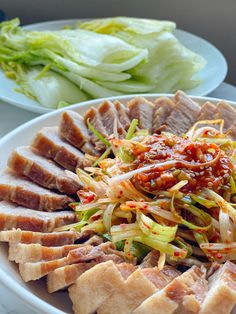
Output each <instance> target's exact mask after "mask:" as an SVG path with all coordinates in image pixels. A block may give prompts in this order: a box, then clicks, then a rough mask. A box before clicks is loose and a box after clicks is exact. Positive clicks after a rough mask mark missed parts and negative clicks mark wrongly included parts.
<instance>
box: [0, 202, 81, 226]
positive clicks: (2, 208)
mask: <svg viewBox="0 0 236 314" xmlns="http://www.w3.org/2000/svg"><path fill="white" fill-rule="evenodd" d="M73 222H75V214H74V213H73V212H71V211H61V212H53V213H47V212H42V211H35V210H33V209H29V208H24V207H20V206H15V205H14V204H12V203H9V202H5V201H2V202H0V230H10V229H13V228H16V229H17V228H19V229H21V230H27V231H36V232H52V231H53V230H54V229H55V228H58V227H61V226H64V225H68V224H71V223H73Z"/></svg>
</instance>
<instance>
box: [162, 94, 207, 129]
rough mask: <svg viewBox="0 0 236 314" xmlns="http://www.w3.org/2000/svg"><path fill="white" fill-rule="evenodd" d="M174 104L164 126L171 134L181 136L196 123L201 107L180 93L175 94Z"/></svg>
mask: <svg viewBox="0 0 236 314" xmlns="http://www.w3.org/2000/svg"><path fill="white" fill-rule="evenodd" d="M175 103H176V106H175V109H174V110H172V112H171V114H170V115H169V116H168V118H167V119H166V125H167V127H168V129H169V130H170V131H171V132H173V133H175V134H177V135H182V134H183V133H185V132H187V131H188V130H189V129H190V127H191V126H192V125H193V124H194V123H195V122H196V121H197V119H198V116H199V113H200V109H201V107H200V106H199V105H198V104H197V103H196V102H194V101H193V100H192V99H191V98H189V97H188V96H187V95H186V94H185V93H184V92H182V91H178V92H177V93H176V95H175Z"/></svg>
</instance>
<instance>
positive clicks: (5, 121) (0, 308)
mask: <svg viewBox="0 0 236 314" xmlns="http://www.w3.org/2000/svg"><path fill="white" fill-rule="evenodd" d="M209 96H210V97H215V98H222V99H228V100H232V101H236V87H234V86H232V85H229V84H227V83H222V84H221V85H220V86H219V87H218V88H217V89H216V90H215V91H214V92H212V93H211V94H210V95H209ZM37 116H38V114H35V113H32V112H28V111H25V110H22V109H19V108H16V107H14V106H12V105H9V104H5V103H1V102H0V138H1V137H2V136H3V135H5V134H7V133H9V132H10V131H11V130H14V129H15V128H16V127H17V126H19V125H21V124H22V123H25V122H27V121H29V120H31V119H33V118H35V117H37ZM0 267H1V266H0ZM0 314H34V313H33V312H32V310H30V309H27V307H26V306H25V305H24V304H23V303H22V302H21V301H20V300H17V299H16V297H14V295H12V293H11V292H10V291H8V290H7V289H6V288H4V287H2V286H0ZM50 314H53V313H50Z"/></svg>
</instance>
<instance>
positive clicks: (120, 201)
mask: <svg viewBox="0 0 236 314" xmlns="http://www.w3.org/2000/svg"><path fill="white" fill-rule="evenodd" d="M217 123H218V124H219V125H221V123H222V121H221V120H219V121H218V122H217ZM198 126H199V125H198V124H197V125H196V126H195V127H194V129H193V130H192V132H191V136H190V137H186V136H183V137H178V136H176V135H173V134H170V133H165V132H162V133H161V134H160V135H158V134H154V135H146V136H145V137H144V136H142V135H139V131H137V132H136V128H137V123H136V120H133V121H132V122H131V125H130V128H129V130H128V132H127V136H126V138H125V139H123V140H120V139H119V140H118V139H115V138H114V137H113V138H112V137H110V138H109V139H108V141H109V143H106V144H107V146H108V148H109V149H110V156H109V157H110V158H107V156H104V159H101V158H100V159H99V161H98V162H97V165H96V166H97V167H89V168H86V169H85V170H87V173H86V172H85V171H82V170H79V171H78V172H77V174H78V177H79V180H80V181H81V184H82V186H83V189H82V190H80V191H78V196H79V197H80V201H81V203H79V204H72V206H71V207H72V208H73V209H74V210H75V212H76V213H77V214H78V222H77V223H75V224H73V225H68V226H65V227H63V230H68V229H76V230H82V231H83V230H93V231H95V232H99V233H102V234H103V235H104V237H106V239H107V240H108V241H112V242H113V243H114V244H115V245H116V246H117V247H119V250H122V251H124V254H125V256H126V258H127V259H129V260H130V259H135V258H137V259H138V260H139V259H140V258H141V256H142V257H143V254H144V252H148V250H151V249H155V250H157V251H159V252H160V256H161V257H162V258H161V259H160V260H161V261H162V262H163V263H164V262H165V259H167V260H168V261H172V262H173V261H174V262H175V263H183V264H186V263H188V262H189V260H188V258H189V257H190V256H191V263H195V264H196V265H197V264H199V261H201V262H206V263H207V262H209V261H214V260H216V261H218V262H221V261H222V262H223V261H226V260H236V244H235V243H236V233H235V228H234V223H235V219H236V218H235V217H236V209H235V208H234V206H235V204H233V203H230V199H231V197H232V196H233V195H234V194H235V186H234V183H233V180H234V178H235V166H234V159H233V158H232V156H233V154H234V150H235V143H234V142H233V141H232V140H231V139H230V138H229V137H228V135H226V134H224V133H223V129H222V130H221V131H220V132H216V133H212V132H201V128H198ZM207 128H208V129H209V130H210V129H211V127H210V126H204V130H205V131H206V129H207ZM90 130H91V131H92V132H94V134H96V135H97V136H98V138H100V136H101V135H100V134H98V133H97V131H96V130H94V128H93V127H90ZM170 137H171V141H170ZM193 138H194V140H193ZM208 138H210V139H211V141H210V142H208V141H207V139H208ZM219 138H221V139H225V140H227V141H228V142H227V146H224V145H222V144H221V143H220V144H219V143H218V139H219ZM117 141H119V150H118V151H117V149H114V150H113V147H117V143H118V142H117ZM126 149H128V152H129V156H130V157H131V159H130V160H129V161H128V162H127V160H126V158H124V152H125V151H126ZM155 151H156V152H159V154H157V153H156V154H155ZM121 152H123V153H122V154H121ZM160 152H161V153H160ZM112 154H113V155H112ZM160 159H161V162H160ZM206 161H207V162H206ZM89 173H90V174H89ZM183 178H185V179H183ZM196 178H197V180H196ZM88 191H90V192H88ZM225 193H227V200H226V198H225ZM59 230H62V228H59ZM137 245H138V246H139V249H137ZM140 246H141V247H140Z"/></svg>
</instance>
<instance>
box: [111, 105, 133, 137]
mask: <svg viewBox="0 0 236 314" xmlns="http://www.w3.org/2000/svg"><path fill="white" fill-rule="evenodd" d="M114 106H115V108H116V111H117V113H118V117H119V121H120V123H121V124H122V126H123V128H124V129H125V131H127V130H128V129H129V126H130V118H129V116H128V110H127V108H126V107H125V106H124V105H123V104H122V103H120V102H119V101H118V100H116V101H114Z"/></svg>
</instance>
